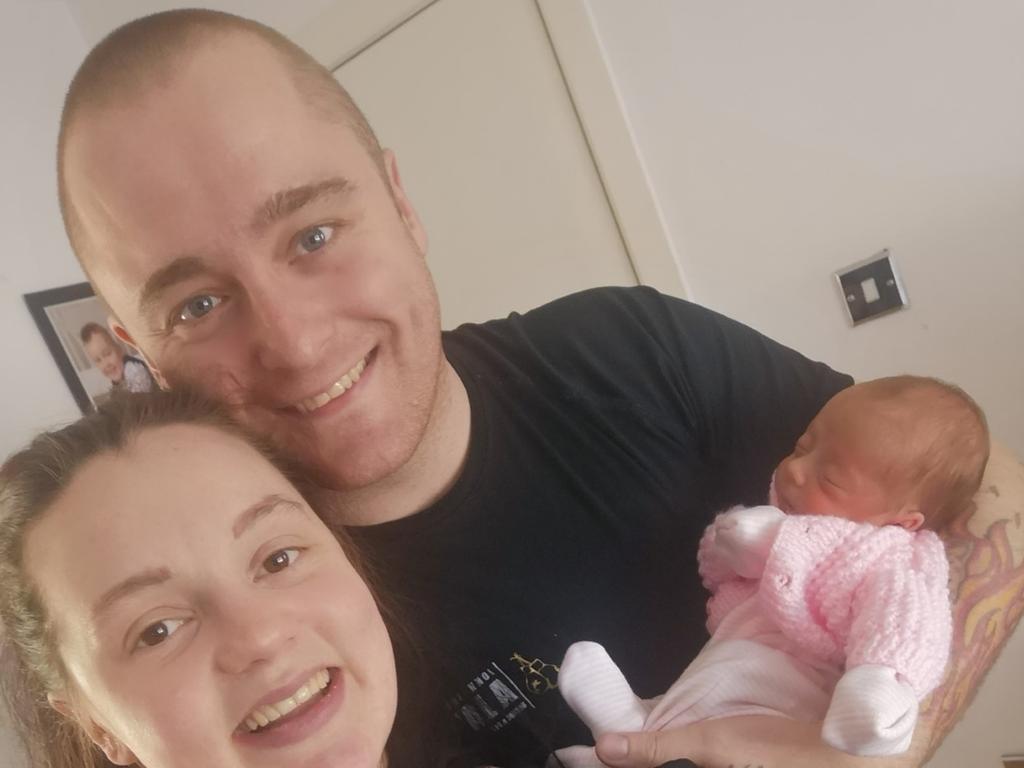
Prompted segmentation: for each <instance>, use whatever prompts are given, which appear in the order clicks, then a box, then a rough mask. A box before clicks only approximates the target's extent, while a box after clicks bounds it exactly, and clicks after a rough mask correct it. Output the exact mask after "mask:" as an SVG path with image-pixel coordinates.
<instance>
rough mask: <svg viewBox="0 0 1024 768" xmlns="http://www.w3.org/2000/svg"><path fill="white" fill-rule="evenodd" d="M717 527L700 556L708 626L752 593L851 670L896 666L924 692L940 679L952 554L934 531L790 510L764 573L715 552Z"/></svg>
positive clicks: (783, 623)
mask: <svg viewBox="0 0 1024 768" xmlns="http://www.w3.org/2000/svg"><path fill="white" fill-rule="evenodd" d="M713 543H714V526H709V527H708V529H707V531H705V533H704V537H703V538H702V539H701V543H700V549H699V553H698V560H699V563H700V574H701V577H702V578H703V580H704V586H705V587H707V588H708V589H709V590H710V591H711V592H712V597H711V599H710V600H709V601H708V630H709V631H710V632H712V633H714V631H715V630H716V628H717V627H718V626H719V624H721V622H722V619H724V618H725V616H726V615H727V614H728V613H729V612H730V611H731V610H732V609H733V608H735V607H736V606H737V605H739V604H740V603H741V602H743V601H745V600H746V599H747V598H749V597H751V596H753V595H755V594H756V595H757V598H758V601H759V604H760V608H761V610H762V611H764V613H765V615H766V616H767V617H768V618H769V619H771V620H772V621H773V622H774V623H775V625H776V626H778V627H779V629H780V630H781V631H782V632H783V634H784V635H785V636H786V637H787V638H788V639H789V640H791V641H793V642H794V643H795V644H796V645H797V646H798V647H799V648H800V649H801V650H803V651H806V652H807V653H808V654H812V655H813V656H815V657H817V658H819V659H822V660H825V661H828V662H830V663H834V664H837V665H840V666H842V665H844V664H845V668H846V669H851V668H853V667H856V666H859V665H861V664H879V665H882V666H886V667H890V668H892V669H895V670H896V672H897V673H898V674H899V675H900V676H902V678H903V679H904V680H905V681H906V682H907V683H908V684H909V685H910V686H911V687H912V688H913V689H914V691H915V693H917V695H918V696H919V697H923V696H925V695H926V694H927V693H928V692H929V691H931V690H932V689H934V688H935V687H936V686H937V685H938V684H939V683H940V682H941V681H942V675H943V671H944V670H945V667H946V663H947V661H948V660H949V650H950V642H951V638H952V616H951V612H950V605H949V589H948V581H949V563H948V561H947V560H946V553H945V549H944V548H943V545H942V541H941V540H940V539H939V537H938V536H936V535H935V534H934V533H932V532H931V531H917V532H910V531H906V530H904V529H903V528H900V527H899V526H895V525H888V526H881V527H879V526H875V525H871V524H868V523H854V522H851V521H849V520H844V519H842V518H838V517H819V516H810V515H790V516H787V517H786V518H785V519H784V520H783V521H782V524H781V527H780V528H779V533H778V536H777V537H776V539H775V543H774V544H773V545H772V549H771V552H770V554H769V556H768V561H767V564H766V565H765V569H764V574H763V575H762V577H761V579H760V580H756V581H752V580H749V579H743V578H741V577H739V576H737V575H736V574H734V573H733V572H732V571H731V570H728V569H727V568H725V567H724V566H723V565H722V563H720V562H716V561H715V560H716V559H715V557H714V547H713Z"/></svg>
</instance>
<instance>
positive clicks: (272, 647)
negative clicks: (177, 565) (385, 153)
mask: <svg viewBox="0 0 1024 768" xmlns="http://www.w3.org/2000/svg"><path fill="white" fill-rule="evenodd" d="M278 608H281V606H278V605H277V604H276V601H273V600H272V598H271V596H269V595H266V596H264V595H259V596H250V597H246V598H235V599H234V600H232V601H231V603H230V604H228V605H224V606H221V607H220V608H218V609H217V610H215V611H214V612H213V613H214V616H211V618H212V619H213V622H212V623H213V627H212V628H213V629H214V631H215V632H217V637H216V644H217V645H216V649H217V650H216V664H217V667H218V668H219V669H220V670H221V671H222V672H225V673H227V674H232V675H234V674H239V673H241V672H245V671H246V670H247V669H249V668H250V667H252V666H254V665H258V664H260V663H262V662H269V661H272V660H273V659H274V658H275V657H276V656H277V655H278V654H280V653H281V651H282V650H283V649H284V648H286V647H287V645H288V644H289V642H290V641H291V640H292V639H293V637H294V635H293V629H294V622H293V621H292V620H291V619H290V617H289V616H288V614H287V611H286V610H278Z"/></svg>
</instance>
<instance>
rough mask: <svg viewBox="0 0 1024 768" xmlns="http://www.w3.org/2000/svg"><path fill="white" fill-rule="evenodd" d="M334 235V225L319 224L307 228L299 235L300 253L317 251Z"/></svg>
mask: <svg viewBox="0 0 1024 768" xmlns="http://www.w3.org/2000/svg"><path fill="white" fill-rule="evenodd" d="M333 236H334V227H328V226H320V227H313V228H312V229H307V230H306V231H305V232H303V233H302V234H301V235H299V241H298V247H299V251H300V252H301V254H303V255H304V254H307V253H312V252H313V251H318V250H320V249H321V248H323V247H324V246H325V245H327V243H328V241H330V239H331V238H332V237H333Z"/></svg>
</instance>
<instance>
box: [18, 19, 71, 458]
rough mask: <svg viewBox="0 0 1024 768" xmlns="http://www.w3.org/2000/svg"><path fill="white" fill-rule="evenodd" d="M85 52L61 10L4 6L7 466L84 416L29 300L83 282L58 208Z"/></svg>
mask: <svg viewBox="0 0 1024 768" xmlns="http://www.w3.org/2000/svg"><path fill="white" fill-rule="evenodd" d="M84 55H85V43H84V42H83V40H82V36H81V34H80V33H79V31H78V27H77V26H76V25H75V23H74V21H73V20H72V18H71V15H70V13H69V12H68V10H67V8H66V7H65V6H64V4H63V3H60V2H55V1H54V0H41V1H40V2H33V3H27V2H26V3H23V2H16V3H3V4H0V72H2V73H3V75H2V76H0V104H2V105H3V110H2V113H3V118H2V121H0V168H3V173H2V174H0V232H2V233H3V244H2V254H0V327H2V328H3V329H4V332H3V333H2V334H0V360H3V373H2V375H0V403H2V404H3V405H2V406H0V407H2V411H0V413H2V415H0V457H2V456H6V455H7V454H8V453H10V452H11V451H12V450H14V449H15V448H18V447H20V446H21V445H22V444H23V443H24V442H26V441H27V440H28V439H29V437H31V436H32V435H33V434H35V433H36V432H37V431H38V430H39V429H40V428H41V427H44V426H48V425H52V424H57V423H60V422H63V421H68V420H71V419H74V418H75V417H76V416H77V415H78V414H79V411H78V408H77V406H76V405H75V402H74V400H73V399H72V397H71V394H70V392H69V391H68V388H67V387H66V386H65V384H64V381H63V379H61V376H60V373H59V371H58V370H57V366H56V364H55V363H54V362H53V359H52V358H51V357H50V354H49V352H48V351H47V349H46V346H45V345H44V344H43V342H42V337H41V336H40V335H39V332H38V331H37V329H36V327H35V324H34V323H33V322H32V318H31V317H30V316H29V313H28V310H27V309H26V307H25V303H24V301H23V300H22V294H24V293H28V292H31V291H39V290H43V289H46V288H54V287H57V286H61V285H68V284H71V283H77V282H81V281H82V280H84V279H85V278H84V277H83V275H82V272H81V270H80V269H79V267H78V263H77V262H76V261H75V259H74V256H73V255H72V254H71V249H70V247H69V246H68V244H67V239H66V238H65V236H64V229H63V227H62V226H61V223H60V213H59V210H58V207H57V183H56V172H55V170H54V169H55V162H56V161H55V157H56V155H55V147H56V142H57V123H58V120H59V119H60V108H61V102H62V101H63V98H64V88H65V87H66V84H67V83H68V82H69V81H70V79H71V76H72V74H74V71H75V68H76V67H77V66H78V63H79V62H80V61H81V59H82V57H83V56H84Z"/></svg>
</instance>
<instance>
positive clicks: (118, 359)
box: [84, 333, 124, 384]
mask: <svg viewBox="0 0 1024 768" xmlns="http://www.w3.org/2000/svg"><path fill="white" fill-rule="evenodd" d="M84 346H85V354H87V355H88V356H89V360H90V361H92V364H93V365H95V366H96V367H97V368H99V371H100V373H102V374H103V375H104V376H106V377H107V378H108V379H110V380H111V381H112V382H114V383H115V384H116V383H117V382H119V381H120V380H121V379H122V377H123V376H124V357H123V355H122V354H121V350H120V349H118V348H117V346H116V345H115V344H113V343H112V342H111V341H110V339H108V338H107V337H106V336H104V335H103V334H101V333H94V334H93V335H92V336H90V337H89V340H88V341H87V342H85V345H84Z"/></svg>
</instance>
